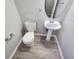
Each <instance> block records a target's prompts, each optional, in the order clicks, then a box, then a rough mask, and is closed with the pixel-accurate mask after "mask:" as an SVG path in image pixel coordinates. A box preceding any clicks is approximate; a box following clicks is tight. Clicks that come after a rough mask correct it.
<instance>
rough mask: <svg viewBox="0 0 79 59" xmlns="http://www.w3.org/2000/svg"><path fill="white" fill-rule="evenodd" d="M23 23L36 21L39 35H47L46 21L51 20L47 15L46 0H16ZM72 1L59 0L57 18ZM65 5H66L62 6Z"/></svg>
mask: <svg viewBox="0 0 79 59" xmlns="http://www.w3.org/2000/svg"><path fill="white" fill-rule="evenodd" d="M14 1H15V4H16V7H17V9H18V11H19V14H20V17H21V20H22V21H23V22H25V21H26V20H27V21H36V22H37V29H36V32H38V33H46V29H45V27H44V21H45V20H50V19H49V18H48V17H47V15H46V13H45V9H44V8H45V0H14ZM68 1H70V0H58V3H59V4H58V7H57V11H56V15H55V16H56V17H59V16H60V15H61V13H62V11H63V10H64V8H65V6H66V4H67V2H68ZM62 3H64V4H62Z"/></svg>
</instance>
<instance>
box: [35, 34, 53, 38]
mask: <svg viewBox="0 0 79 59" xmlns="http://www.w3.org/2000/svg"><path fill="white" fill-rule="evenodd" d="M35 35H37V36H47V34H41V33H35ZM51 37H54V35H52V36H51Z"/></svg>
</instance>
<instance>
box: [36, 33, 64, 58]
mask: <svg viewBox="0 0 79 59" xmlns="http://www.w3.org/2000/svg"><path fill="white" fill-rule="evenodd" d="M35 35H38V36H47V34H39V33H35ZM51 37H54V38H55V40H56V43H57V46H58V49H59V53H60V56H61V59H64V57H63V54H62V50H61V48H60V45H59V42H58V40H57V37H56V35H52V36H51Z"/></svg>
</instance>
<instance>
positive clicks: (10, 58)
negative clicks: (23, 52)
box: [9, 39, 22, 59]
mask: <svg viewBox="0 0 79 59" xmlns="http://www.w3.org/2000/svg"><path fill="white" fill-rule="evenodd" d="M21 42H22V39H21V40H20V42H19V43H18V44H17V46H16V48H15V49H14V51H13V53H12V54H11V56H10V57H9V59H12V58H13V56H14V55H15V53H16V50H17V49H18V47H19V45H20V44H21Z"/></svg>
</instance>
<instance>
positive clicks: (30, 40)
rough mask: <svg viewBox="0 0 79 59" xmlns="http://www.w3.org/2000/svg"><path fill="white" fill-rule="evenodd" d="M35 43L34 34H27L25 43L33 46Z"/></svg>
mask: <svg viewBox="0 0 79 59" xmlns="http://www.w3.org/2000/svg"><path fill="white" fill-rule="evenodd" d="M33 41H34V32H27V33H26V34H25V35H24V37H23V43H24V44H26V45H31V44H32V43H33Z"/></svg>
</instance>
